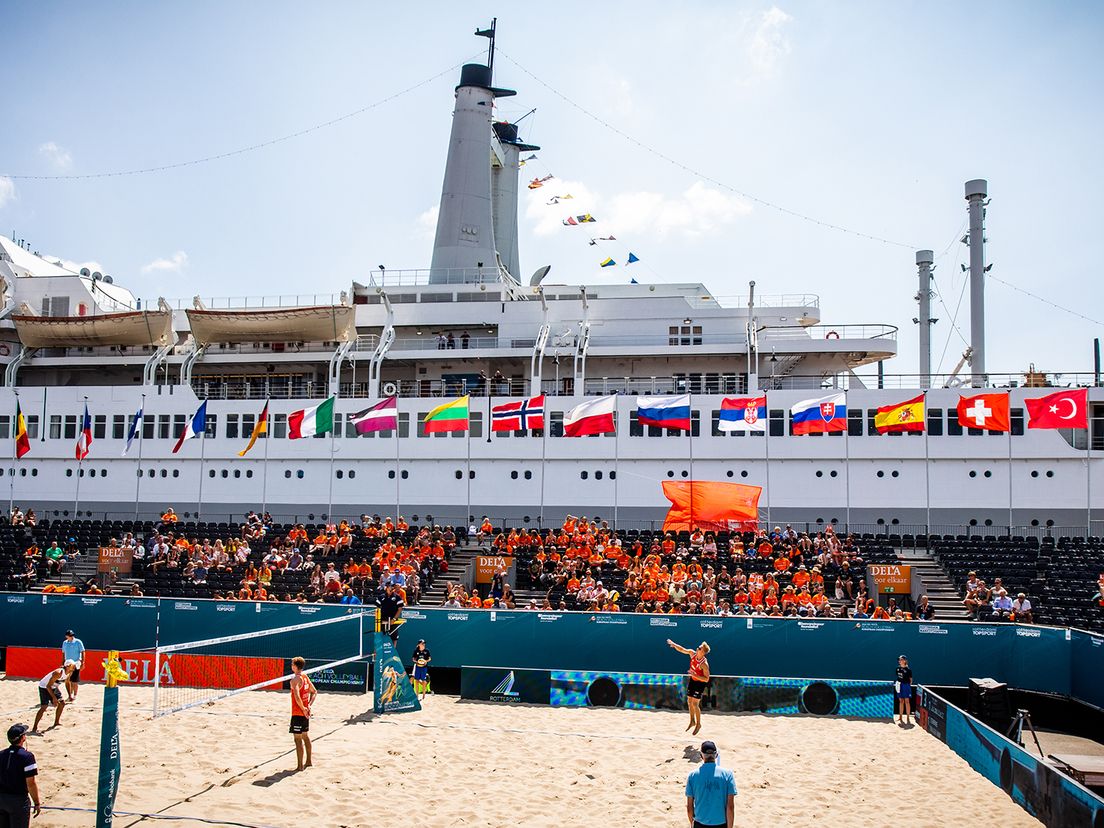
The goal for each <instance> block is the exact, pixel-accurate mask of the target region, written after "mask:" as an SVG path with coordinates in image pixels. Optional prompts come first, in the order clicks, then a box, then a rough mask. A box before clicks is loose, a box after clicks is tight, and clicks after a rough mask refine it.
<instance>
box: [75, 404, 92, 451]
mask: <svg viewBox="0 0 1104 828" xmlns="http://www.w3.org/2000/svg"><path fill="white" fill-rule="evenodd" d="M91 448H92V418H91V417H89V416H88V403H85V404H84V416H83V417H82V418H81V427H80V434H78V435H77V459H78V460H83V459H84V458H85V457H87V456H88V452H89V450H90V449H91Z"/></svg>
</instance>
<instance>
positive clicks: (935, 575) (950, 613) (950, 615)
mask: <svg viewBox="0 0 1104 828" xmlns="http://www.w3.org/2000/svg"><path fill="white" fill-rule="evenodd" d="M897 557H898V558H899V559H900V561H901V563H903V564H908V565H909V566H911V567H912V574H913V577H918V578H920V580H921V581H922V582H923V584H924V590H923V591H924V594H925V595H927V596H928V601H929V602H930V603H931V605H932V607H934V608H935V617H936V619H941V620H947V621H962V620H964V619H965V618H966V617H967V613H966V608H965V607H964V606H963V605H962V595H961V594H960V593H959V591H958V590H957V589H956V588H955V585H954V581H952V580H951V576H950V574H949V573H948V572H947V570H945V569H944V568H943V566H942V564H940V563H939V561H937V560H936V559H935V558H934V557H933V556H932V554H931V553H930V552H929V551H928V550H926V549H907V548H906V549H901V550H900V551H898V553H897Z"/></svg>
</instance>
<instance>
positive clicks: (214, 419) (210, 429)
mask: <svg viewBox="0 0 1104 828" xmlns="http://www.w3.org/2000/svg"><path fill="white" fill-rule="evenodd" d="M203 436H204V437H217V436H218V414H208V415H207V419H206V420H204V422H203Z"/></svg>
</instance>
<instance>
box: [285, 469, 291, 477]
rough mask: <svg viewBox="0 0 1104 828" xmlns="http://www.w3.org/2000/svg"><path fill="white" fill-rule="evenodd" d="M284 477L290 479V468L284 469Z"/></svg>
mask: <svg viewBox="0 0 1104 828" xmlns="http://www.w3.org/2000/svg"><path fill="white" fill-rule="evenodd" d="M284 478H285V479H287V480H290V479H291V469H285V470H284Z"/></svg>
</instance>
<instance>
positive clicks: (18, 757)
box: [0, 724, 42, 828]
mask: <svg viewBox="0 0 1104 828" xmlns="http://www.w3.org/2000/svg"><path fill="white" fill-rule="evenodd" d="M26 744H27V726H26V725H25V724H17V725H12V726H11V727H10V728H8V748H7V750H3V751H0V825H5V826H11V828H27V826H28V825H30V823H31V813H32V810H31V808H32V807H33V808H34V811H33V813H34V815H35V816H38V815H39V814H40V813H42V800H41V799H40V797H39V795H38V780H37V779H36V777H37V776H38V763H36V762H35V758H34V754H33V753H31V752H30V751H29V750H27V748H26V747H25V745H26ZM28 794H29V795H30V796H29V798H28Z"/></svg>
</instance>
